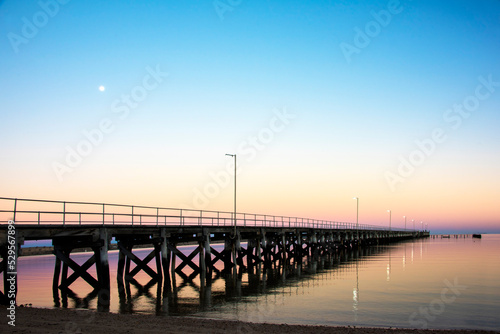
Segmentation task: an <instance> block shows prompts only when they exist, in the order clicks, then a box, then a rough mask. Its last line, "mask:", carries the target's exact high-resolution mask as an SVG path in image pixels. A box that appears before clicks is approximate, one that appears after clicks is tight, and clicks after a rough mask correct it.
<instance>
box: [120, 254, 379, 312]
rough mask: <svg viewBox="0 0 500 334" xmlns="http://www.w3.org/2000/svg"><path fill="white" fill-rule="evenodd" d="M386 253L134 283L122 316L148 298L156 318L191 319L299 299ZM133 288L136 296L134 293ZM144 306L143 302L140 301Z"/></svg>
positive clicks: (123, 296)
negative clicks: (264, 299)
mask: <svg viewBox="0 0 500 334" xmlns="http://www.w3.org/2000/svg"><path fill="white" fill-rule="evenodd" d="M384 250H385V248H383V247H365V248H359V249H346V250H342V251H339V252H336V253H332V254H324V255H321V256H306V257H303V258H302V259H296V258H292V259H289V260H288V261H284V262H277V263H275V265H273V266H271V267H267V266H265V265H263V264H258V265H255V266H253V268H251V269H249V270H246V269H245V268H243V267H242V268H239V269H237V270H234V271H232V273H223V271H220V272H218V273H216V274H214V277H213V278H212V279H208V280H205V279H203V278H202V277H201V275H195V276H189V275H186V274H181V275H175V276H172V278H173V279H172V280H170V281H169V280H165V282H164V283H163V286H162V285H161V284H156V282H153V281H152V280H151V281H149V283H147V284H146V285H145V286H142V285H141V284H140V283H138V282H137V281H136V280H134V279H132V280H130V281H129V282H127V281H124V288H120V287H119V289H120V312H122V313H132V312H134V306H135V302H136V301H138V299H139V298H140V297H146V298H147V300H148V304H150V305H151V310H153V305H154V309H155V311H156V313H157V314H168V315H189V314H193V313H197V312H204V311H210V310H211V309H212V308H213V307H214V306H217V305H223V304H227V303H235V302H238V301H240V300H242V299H246V300H251V297H256V298H258V297H259V296H265V295H268V294H271V295H280V294H285V295H291V294H300V291H303V290H304V288H305V287H308V288H309V287H311V286H320V285H322V284H331V281H332V280H334V279H336V278H341V277H343V276H349V275H351V274H352V273H353V272H357V270H359V267H360V266H361V267H362V266H363V265H364V264H365V263H366V262H367V261H369V259H370V258H371V257H372V256H374V255H377V254H379V253H381V252H383V251H384ZM131 287H133V288H135V292H131ZM142 303H144V301H142Z"/></svg>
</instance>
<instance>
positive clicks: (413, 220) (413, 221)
mask: <svg viewBox="0 0 500 334" xmlns="http://www.w3.org/2000/svg"><path fill="white" fill-rule="evenodd" d="M411 221H412V223H413V232H415V219H412V220H411Z"/></svg>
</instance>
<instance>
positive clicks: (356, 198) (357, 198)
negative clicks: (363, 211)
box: [353, 197, 359, 243]
mask: <svg viewBox="0 0 500 334" xmlns="http://www.w3.org/2000/svg"><path fill="white" fill-rule="evenodd" d="M353 199H355V200H356V240H357V241H358V243H359V229H358V222H359V197H354V198H353Z"/></svg>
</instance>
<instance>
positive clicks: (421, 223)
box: [420, 221, 424, 231]
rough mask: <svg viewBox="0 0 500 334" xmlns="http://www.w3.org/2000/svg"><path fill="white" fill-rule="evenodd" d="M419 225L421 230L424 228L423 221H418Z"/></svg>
mask: <svg viewBox="0 0 500 334" xmlns="http://www.w3.org/2000/svg"><path fill="white" fill-rule="evenodd" d="M420 225H421V226H420V229H421V230H422V231H423V230H424V222H423V221H421V222H420Z"/></svg>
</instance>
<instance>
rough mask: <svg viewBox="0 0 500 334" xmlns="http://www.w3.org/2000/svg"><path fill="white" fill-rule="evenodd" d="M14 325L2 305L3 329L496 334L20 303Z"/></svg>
mask: <svg viewBox="0 0 500 334" xmlns="http://www.w3.org/2000/svg"><path fill="white" fill-rule="evenodd" d="M15 317H16V319H15V325H16V326H15V327H13V326H10V325H9V324H8V323H7V322H8V321H9V319H8V318H7V308H6V307H5V306H1V307H0V319H1V322H0V332H2V333H102V332H111V331H116V332H118V333H125V332H126V333H132V334H135V333H137V334H139V333H151V334H155V333H165V332H167V333H174V334H177V333H178V334H181V333H195V332H202V333H227V332H230V333H259V334H261V333H280V334H281V333H299V334H301V333H339V334H388V333H390V334H399V333H412V334H493V333H500V331H488V330H474V329H471V330H469V329H450V330H447V329H444V330H441V329H439V330H437V329H406V328H380V327H354V326H348V327H341V326H338V327H337V326H314V325H288V324H271V323H250V322H242V321H236V320H218V319H217V320H216V319H206V318H197V317H178V316H169V317H161V316H155V315H148V314H117V313H110V312H96V311H92V310H74V309H44V308H31V307H18V308H16V314H15Z"/></svg>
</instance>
